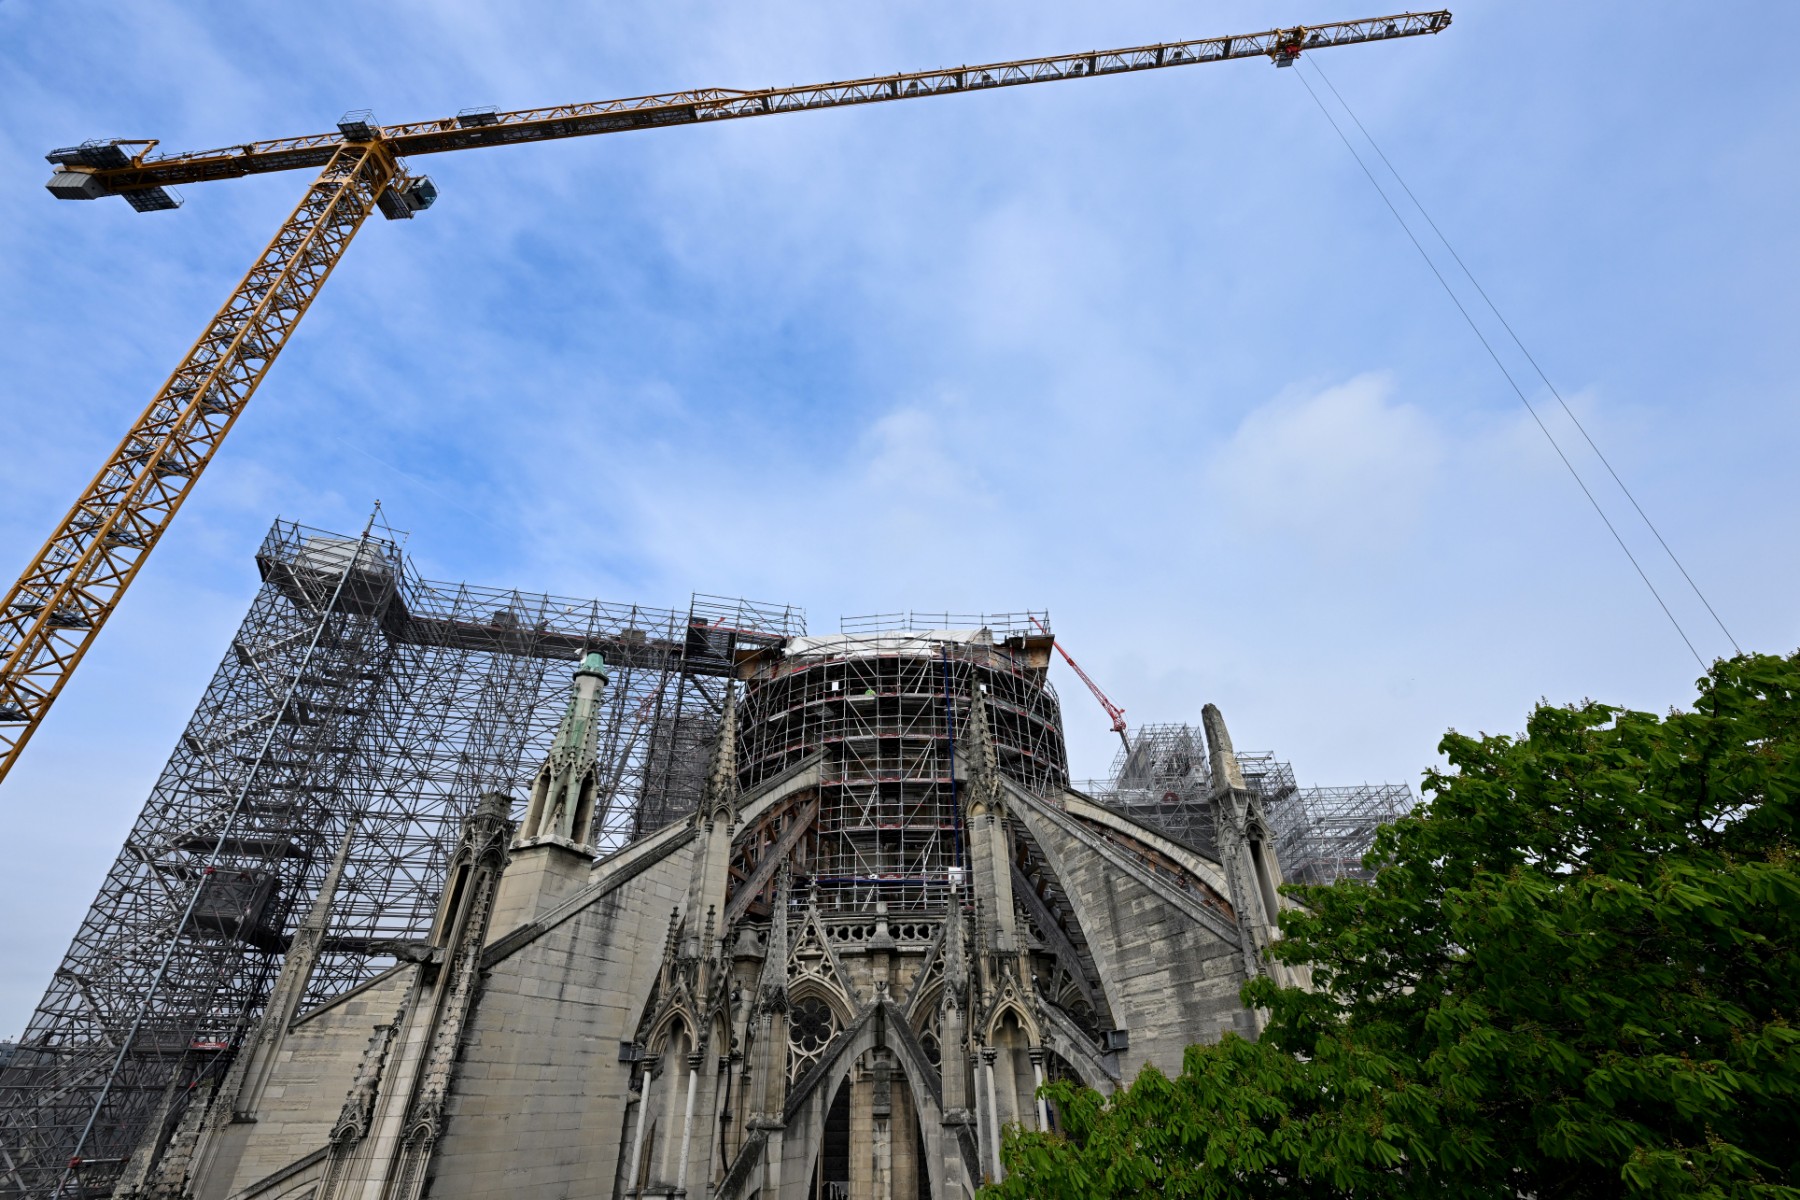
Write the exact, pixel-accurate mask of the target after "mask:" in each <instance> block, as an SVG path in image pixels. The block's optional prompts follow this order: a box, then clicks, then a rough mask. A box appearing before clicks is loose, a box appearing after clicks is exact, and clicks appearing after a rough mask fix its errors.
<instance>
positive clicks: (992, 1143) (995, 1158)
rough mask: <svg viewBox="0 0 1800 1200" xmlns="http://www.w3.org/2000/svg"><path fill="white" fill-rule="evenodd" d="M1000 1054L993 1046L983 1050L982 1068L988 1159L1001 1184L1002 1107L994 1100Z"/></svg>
mask: <svg viewBox="0 0 1800 1200" xmlns="http://www.w3.org/2000/svg"><path fill="white" fill-rule="evenodd" d="M997 1057H999V1052H998V1051H996V1050H995V1049H994V1048H993V1047H992V1046H983V1047H982V1048H981V1066H982V1070H983V1071H984V1072H985V1073H986V1075H987V1108H988V1133H989V1134H990V1135H991V1137H990V1138H989V1141H988V1146H989V1150H988V1158H989V1160H990V1163H991V1165H992V1168H993V1173H994V1182H995V1183H999V1182H1000V1107H999V1105H998V1104H997V1103H996V1102H995V1100H994V1059H996V1058H997Z"/></svg>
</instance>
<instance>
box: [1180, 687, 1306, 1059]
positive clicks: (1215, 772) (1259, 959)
mask: <svg viewBox="0 0 1800 1200" xmlns="http://www.w3.org/2000/svg"><path fill="white" fill-rule="evenodd" d="M1200 720H1201V723H1202V725H1204V726H1205V729H1206V750H1207V756H1208V758H1209V759H1210V760H1211V765H1212V795H1211V803H1212V811H1213V829H1214V834H1215V837H1216V840H1217V842H1218V855H1219V865H1220V866H1222V867H1224V868H1225V880H1226V883H1227V884H1228V885H1229V887H1230V890H1231V906H1232V909H1233V910H1234V911H1235V912H1236V913H1237V920H1238V937H1239V940H1240V942H1241V944H1242V947H1243V954H1244V973H1245V974H1246V975H1247V976H1252V977H1254V976H1256V975H1261V974H1266V973H1268V972H1269V968H1270V964H1269V963H1268V961H1267V953H1268V948H1269V945H1270V943H1271V942H1273V941H1274V940H1275V939H1276V938H1277V937H1279V936H1280V933H1279V930H1278V927H1277V921H1276V918H1277V915H1278V914H1279V912H1280V910H1281V900H1280V896H1279V889H1280V887H1281V865H1280V863H1279V861H1278V860H1277V859H1276V857H1275V847H1274V846H1273V845H1272V844H1271V841H1270V836H1269V821H1268V817H1267V815H1266V814H1265V813H1264V812H1263V803H1262V797H1261V796H1260V795H1258V794H1257V793H1256V792H1254V791H1252V790H1251V789H1250V788H1249V786H1248V785H1247V784H1246V783H1245V782H1244V772H1243V768H1242V767H1241V766H1239V764H1238V758H1237V752H1236V751H1234V750H1233V749H1232V748H1231V734H1230V733H1229V732H1227V731H1226V729H1225V717H1224V715H1223V714H1222V713H1220V712H1219V709H1218V706H1217V705H1213V704H1208V705H1207V706H1206V707H1204V708H1202V709H1201V710H1200ZM1277 981H1278V982H1281V983H1286V982H1288V981H1289V980H1288V977H1287V976H1286V975H1285V974H1281V975H1280V976H1279V978H1278V980H1277ZM1264 1019H1265V1014H1262V1013H1261V1012H1258V1013H1257V1014H1256V1020H1257V1024H1258V1027H1259V1028H1260V1027H1261V1023H1262V1021H1263V1020H1264Z"/></svg>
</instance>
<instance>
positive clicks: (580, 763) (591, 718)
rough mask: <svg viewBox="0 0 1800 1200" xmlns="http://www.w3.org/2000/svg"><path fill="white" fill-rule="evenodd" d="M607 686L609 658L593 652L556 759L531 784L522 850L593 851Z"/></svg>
mask: <svg viewBox="0 0 1800 1200" xmlns="http://www.w3.org/2000/svg"><path fill="white" fill-rule="evenodd" d="M605 686H606V659H605V658H603V657H602V656H601V655H600V654H599V652H597V651H591V652H589V653H588V654H587V656H586V657H584V658H583V659H582V660H581V665H580V666H579V667H577V668H575V686H574V687H573V688H572V689H571V690H570V693H569V706H568V708H567V709H566V710H565V711H564V712H563V718H562V723H561V724H560V725H558V726H557V729H556V740H555V741H554V742H553V743H552V744H551V746H550V754H549V756H548V757H546V758H545V759H544V765H543V766H542V767H540V768H539V769H538V773H537V778H535V779H534V780H533V781H532V784H531V804H530V806H529V807H528V808H527V809H526V810H525V822H524V824H523V825H522V826H520V829H519V845H521V846H526V845H530V844H531V843H533V842H539V841H555V842H561V843H563V844H564V845H568V846H572V847H580V848H584V849H585V848H587V847H588V846H590V845H591V843H592V841H593V823H594V791H595V788H596V786H597V781H598V771H597V769H596V767H595V764H594V759H595V755H596V754H597V753H598V752H599V746H600V721H599V719H598V710H599V707H600V696H601V692H602V689H604V688H605Z"/></svg>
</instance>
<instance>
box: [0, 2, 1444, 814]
mask: <svg viewBox="0 0 1800 1200" xmlns="http://www.w3.org/2000/svg"><path fill="white" fill-rule="evenodd" d="M1449 26H1450V14H1449V13H1448V12H1446V11H1442V10H1440V11H1436V12H1425V13H1401V14H1397V15H1395V16H1388V17H1374V18H1370V19H1365V20H1360V21H1337V22H1332V23H1328V24H1323V25H1305V26H1294V27H1291V28H1286V29H1270V30H1266V31H1264V32H1262V33H1252V34H1246V35H1239V36H1232V37H1216V38H1205V39H1201V40H1197V41H1185V42H1161V43H1157V44H1155V45H1148V46H1133V47H1128V48H1124V49H1118V50H1095V51H1088V52H1086V53H1081V54H1065V55H1058V56H1055V57H1050V58H1029V59H1018V60H1015V61H1012V62H997V63H985V64H982V65H979V66H963V67H955V68H951V69H947V70H938V71H916V72H908V73H904V74H897V75H878V76H872V77H869V78H866V79H854V80H848V81H845V82H840V83H823V84H812V85H807V86H803V87H786V88H763V89H759V90H753V91H740V90H736V89H732V88H698V89H694V90H692V91H685V92H669V93H664V94H660V95H654V96H634V97H630V98H627V99H622V100H604V101H600V102H598V103H591V104H566V105H560V106H557V107H554V108H534V109H524V110H521V111H517V112H497V111H495V110H493V109H491V108H488V109H465V110H463V111H462V112H459V113H457V114H456V115H455V116H453V117H445V118H441V119H438V120H432V121H415V122H412V123H409V124H403V125H382V124H380V123H379V122H377V121H376V120H375V118H374V116H373V115H372V114H371V113H369V112H367V111H366V110H359V111H355V112H350V113H346V114H345V115H344V117H343V118H342V119H341V120H340V121H339V122H338V126H337V129H336V130H335V131H332V132H328V133H315V134H308V135H305V136H301V137H289V138H276V139H273V140H270V141H261V142H245V143H243V144H241V145H234V146H225V147H221V148H219V149H214V150H201V151H195V152H191V153H178V154H161V153H157V142H156V141H154V140H141V139H137V140H134V139H113V140H99V141H90V142H84V143H82V144H81V145H79V146H73V147H69V148H66V149H61V150H55V151H52V152H51V153H50V154H49V155H47V156H46V157H47V158H48V160H49V161H50V162H51V163H52V164H54V166H55V168H56V170H55V173H54V174H53V175H52V176H51V178H50V182H49V183H48V184H47V185H46V186H47V187H48V188H49V190H50V193H51V194H52V195H53V196H56V197H57V198H58V199H63V200H93V199H99V198H101V197H104V196H120V197H123V198H124V199H125V201H126V202H127V203H129V204H130V205H131V206H132V207H133V208H134V209H136V210H138V211H139V212H155V211H158V210H164V209H171V208H176V207H178V206H179V205H180V198H179V196H178V195H177V194H176V193H174V192H172V191H171V190H170V189H171V188H172V187H174V186H175V185H178V184H188V183H204V182H209V181H212V180H218V179H235V178H238V177H240V176H244V175H259V174H263V173H266V172H271V171H298V170H316V171H317V172H318V174H317V175H316V176H315V177H314V178H313V180H312V182H311V183H310V184H308V185H307V187H306V190H305V191H304V192H303V193H302V194H301V197H300V202H299V204H298V205H296V206H295V208H294V210H293V212H292V213H291V214H289V216H288V217H287V219H286V220H285V221H283V222H282V223H281V226H280V227H279V228H278V229H277V230H276V232H275V237H274V238H273V239H272V240H271V241H270V242H269V244H268V246H267V248H266V249H264V250H263V252H262V253H261V254H260V255H259V256H258V257H257V259H256V261H255V262H254V263H253V264H252V265H251V267H250V269H249V271H248V272H247V273H246V274H245V275H244V278H243V279H242V281H240V282H239V283H238V285H237V287H236V288H234V289H233V290H232V292H231V295H230V297H229V298H228V299H227V300H226V301H225V303H224V305H223V306H222V307H221V308H220V309H219V311H218V312H217V313H216V314H215V315H214V316H213V318H212V320H211V322H209V323H208V325H207V326H206V328H205V330H204V331H203V332H202V333H201V334H200V337H199V339H198V340H197V341H195V343H194V345H193V347H192V348H191V349H190V350H189V351H188V352H187V354H186V355H185V356H184V357H183V358H182V359H181V361H180V363H179V364H177V366H176V367H175V370H174V372H173V373H172V374H171V375H170V376H169V378H168V381H167V382H165V383H164V384H163V385H162V387H161V388H160V389H158V391H157V392H156V394H155V396H153V397H152V398H151V401H150V403H149V406H148V407H146V408H145V409H144V412H143V414H142V415H141V416H140V417H138V419H137V420H136V421H135V422H134V423H133V424H132V425H131V428H130V429H129V430H128V431H127V432H126V434H125V436H124V438H123V439H122V440H121V441H120V442H119V446H118V448H117V449H116V450H114V451H113V452H112V454H111V455H109V456H108V457H107V459H106V461H105V462H104V463H103V464H102V465H101V467H100V470H99V472H98V473H97V474H96V475H95V476H94V479H93V482H91V483H89V484H88V486H87V487H86V488H85V489H84V490H83V491H82V493H81V495H80V496H79V498H78V499H77V500H76V501H75V503H74V504H73V505H72V506H71V507H70V508H69V511H68V514H67V515H66V516H64V517H63V519H62V520H61V521H60V522H59V523H58V524H57V526H56V528H55V529H53V530H52V531H51V533H50V536H49V537H48V538H46V539H45V541H44V544H43V547H42V548H41V549H40V550H39V551H38V552H37V553H36V554H35V555H33V556H32V559H31V561H30V562H29V563H28V564H27V565H26V567H25V570H24V572H23V573H22V574H21V575H20V576H19V580H18V582H17V583H15V584H13V585H12V587H11V588H10V589H9V590H8V591H7V593H6V597H5V599H4V601H0V779H4V778H5V776H6V774H7V772H8V771H10V770H11V768H12V765H13V763H14V762H16V761H17V760H18V757H19V753H20V752H21V751H22V750H23V749H24V748H25V744H26V742H27V741H28V740H29V739H30V738H31V735H32V733H33V732H35V731H36V729H37V727H38V725H39V724H40V723H41V722H42V721H43V719H44V715H45V714H46V713H47V712H48V711H49V709H50V706H51V704H52V703H53V702H54V701H55V700H56V697H57V695H58V694H59V693H60V692H61V691H62V689H63V686H64V685H65V684H66V683H67V682H68V681H69V677H70V675H71V674H72V673H73V671H74V670H75V668H76V666H77V665H78V664H79V663H80V662H81V659H82V656H83V655H85V654H86V653H87V651H88V648H89V647H90V646H92V645H93V642H94V638H95V637H96V636H97V635H98V634H99V632H100V629H101V627H102V626H103V625H104V624H105V623H106V619H107V617H109V616H110V615H111V614H112V612H113V609H114V608H115V607H116V606H117V605H118V603H119V600H120V598H121V597H122V596H123V595H124V593H125V589H126V588H128V587H129V586H130V585H131V581H132V580H133V579H134V578H135V577H136V576H137V573H138V571H139V569H141V568H142V566H143V565H144V562H145V560H146V558H147V557H148V555H149V554H150V552H151V551H152V550H153V549H155V547H156V544H157V542H158V541H159V540H160V539H161V537H162V535H163V533H164V531H165V530H166V529H167V528H168V526H169V522H170V521H171V520H172V519H173V518H174V516H175V513H176V512H177V510H179V509H180V508H181V505H182V503H183V502H184V501H185V500H186V499H187V498H188V495H189V494H190V493H191V492H192V491H193V488H194V484H195V482H196V481H197V480H198V479H199V477H200V473H201V472H202V471H203V470H205V468H206V464H207V463H208V462H210V461H211V460H212V456H213V455H214V454H215V453H216V452H217V451H218V448H219V444H220V442H222V441H223V440H224V438H225V435H226V434H227V433H229V432H230V430H231V427H232V425H233V423H234V422H236V421H237V419H238V417H239V416H240V415H242V413H243V411H244V406H245V405H246V404H247V403H248V402H249V400H250V397H251V395H252V394H253V393H254V392H255V391H256V388H257V385H258V384H260V383H261V382H262V380H263V377H264V376H265V375H266V374H267V373H268V371H269V368H270V367H271V366H272V365H273V364H274V362H275V358H276V356H277V355H279V354H280V353H281V350H282V347H283V346H285V345H286V344H287V342H288V339H289V338H290V337H292V336H293V332H294V330H295V328H296V327H297V326H298V325H299V324H300V318H301V317H303V316H304V315H305V314H306V310H307V307H308V306H309V305H310V304H311V303H312V302H313V300H314V298H315V297H317V295H318V294H319V289H320V288H321V287H322V286H324V283H325V280H326V278H327V277H328V276H330V274H331V271H332V268H333V267H335V266H336V265H337V263H338V260H339V259H341V258H342V257H343V254H344V251H345V250H346V249H347V248H348V247H349V245H350V239H351V238H352V237H353V236H355V234H356V231H357V230H358V229H360V228H361V227H362V225H363V222H364V221H365V220H366V219H367V218H368V216H369V214H370V213H373V212H377V211H379V212H380V213H381V215H382V216H384V217H386V218H388V219H389V220H406V219H410V218H412V217H414V216H416V215H418V214H419V213H420V212H423V211H424V210H425V209H427V208H429V207H430V206H431V204H432V201H433V200H435V199H436V197H437V189H436V187H435V185H434V184H433V183H432V181H431V179H430V178H429V177H428V176H425V175H422V174H416V173H414V171H413V170H412V168H411V167H410V166H409V165H408V161H407V160H408V159H409V158H410V157H415V156H418V155H424V154H441V153H444V152H446V151H450V150H474V149H480V148H483V147H488V146H505V145H511V144H513V143H517V142H538V141H547V140H550V139H554V138H568V137H585V136H588V135H591V134H600V133H623V132H626V131H627V130H633V129H656V128H662V127H666V126H672V125H695V124H702V123H706V122H711V121H724V120H731V119H733V118H738V117H756V116H764V115H768V114H774V113H791V112H804V111H808V110H812V109H824V108H840V107H843V106H845V105H851V104H872V103H877V102H880V101H887V100H907V99H914V98H920V97H925V96H942V95H951V94H956V93H961V92H977V91H983V90H986V89H989V88H1001V87H1013V86H1016V85H1019V84H1027V83H1047V82H1051V81H1054V80H1059V79H1082V78H1087V77H1090V76H1097V75H1118V74H1125V73H1128V72H1133V71H1150V70H1159V69H1162V68H1166V67H1176V66H1185V65H1189V64H1196V63H1211V62H1222V61H1224V60H1227V59H1236V58H1267V59H1270V60H1271V61H1273V62H1274V64H1275V65H1276V66H1278V67H1288V66H1292V65H1293V64H1294V62H1295V61H1296V60H1297V59H1298V57H1299V56H1300V54H1301V53H1302V52H1304V51H1308V50H1314V49H1321V48H1324V47H1329V46H1348V45H1354V44H1357V43H1360V42H1376V41H1385V40H1388V39H1392V38H1404V37H1415V36H1418V35H1421V34H1429V33H1441V32H1443V31H1444V30H1445V29H1447V28H1449Z"/></svg>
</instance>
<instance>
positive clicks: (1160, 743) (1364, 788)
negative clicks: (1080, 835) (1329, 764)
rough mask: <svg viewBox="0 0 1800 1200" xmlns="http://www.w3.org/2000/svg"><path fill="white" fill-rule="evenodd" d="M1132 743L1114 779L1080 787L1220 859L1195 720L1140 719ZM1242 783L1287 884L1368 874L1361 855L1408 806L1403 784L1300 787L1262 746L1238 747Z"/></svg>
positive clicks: (1116, 764)
mask: <svg viewBox="0 0 1800 1200" xmlns="http://www.w3.org/2000/svg"><path fill="white" fill-rule="evenodd" d="M1130 743H1131V745H1130V748H1129V749H1120V750H1119V752H1118V753H1117V754H1115V755H1114V757H1113V770H1112V776H1111V777H1110V778H1108V779H1104V780H1088V781H1087V782H1085V783H1083V784H1081V785H1080V786H1081V788H1082V790H1083V791H1085V792H1087V793H1088V794H1089V795H1091V796H1092V797H1093V798H1094V799H1095V800H1097V801H1099V802H1100V803H1101V804H1104V805H1106V806H1107V807H1109V808H1112V809H1114V810H1116V811H1118V812H1121V813H1123V814H1125V815H1126V816H1128V817H1131V818H1132V819H1134V820H1136V821H1140V822H1142V823H1143V824H1145V825H1148V826H1150V827H1151V828H1152V829H1156V830H1158V831H1160V832H1162V833H1164V834H1166V835H1168V836H1169V837H1172V838H1174V839H1175V840H1176V841H1179V842H1181V843H1183V844H1185V845H1187V846H1190V847H1192V848H1193V849H1195V850H1198V851H1200V852H1201V853H1202V854H1207V855H1211V856H1215V857H1216V856H1217V855H1218V843H1217V840H1216V838H1215V836H1214V827H1213V812H1212V805H1211V803H1209V801H1208V799H1207V796H1208V791H1209V787H1210V784H1209V779H1210V768H1209V766H1208V758H1207V752H1206V739H1205V736H1204V735H1203V734H1202V732H1201V729H1200V726H1198V725H1145V726H1141V727H1140V728H1139V729H1138V730H1137V731H1136V732H1135V733H1133V734H1132V736H1131V738H1130ZM1237 758H1238V766H1239V767H1240V768H1241V769H1242V771H1243V774H1244V783H1245V785H1246V786H1247V787H1248V788H1249V789H1250V790H1251V791H1252V792H1255V793H1256V794H1257V795H1259V796H1260V797H1261V798H1262V802H1263V811H1264V812H1265V813H1266V814H1267V815H1268V818H1269V824H1270V826H1271V827H1272V828H1271V830H1270V833H1271V834H1272V836H1273V839H1274V843H1275V856H1276V859H1277V860H1278V861H1279V862H1280V864H1281V873H1282V877H1283V878H1284V879H1285V880H1286V881H1287V882H1289V883H1309V884H1329V883H1332V882H1335V881H1336V880H1339V879H1343V878H1346V877H1354V878H1358V879H1367V878H1369V877H1370V876H1371V875H1372V874H1373V872H1372V871H1370V870H1369V869H1368V868H1366V867H1365V866H1364V865H1363V856H1364V855H1366V854H1368V852H1369V850H1370V849H1371V848H1372V847H1373V846H1374V844H1375V831H1376V830H1377V829H1379V828H1380V827H1381V826H1383V825H1391V824H1392V823H1394V822H1395V821H1397V820H1399V819H1400V818H1401V817H1403V816H1405V815H1406V814H1407V813H1409V812H1411V811H1412V807H1413V794H1412V789H1411V788H1409V787H1407V786H1406V785H1405V784H1403V783H1392V784H1362V785H1359V786H1356V787H1304V788H1303V787H1301V786H1299V784H1298V782H1297V781H1296V779H1295V777H1294V768H1293V766H1292V765H1291V764H1289V763H1288V762H1286V761H1285V760H1283V759H1280V758H1278V757H1276V756H1275V755H1274V754H1270V753H1266V752H1243V751H1240V752H1239V753H1238V756H1237Z"/></svg>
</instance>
